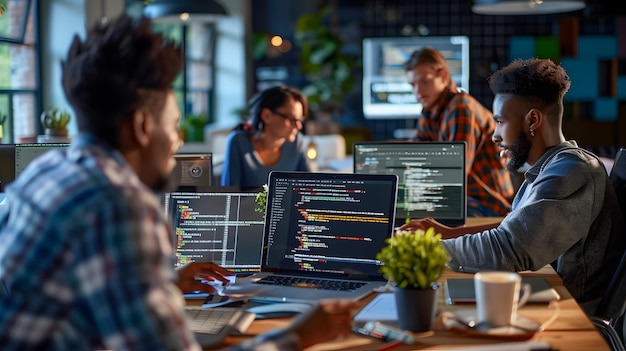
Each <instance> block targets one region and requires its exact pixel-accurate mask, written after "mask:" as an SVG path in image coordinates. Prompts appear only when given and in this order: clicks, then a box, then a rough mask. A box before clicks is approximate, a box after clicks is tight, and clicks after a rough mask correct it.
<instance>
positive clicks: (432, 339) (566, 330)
mask: <svg viewBox="0 0 626 351" xmlns="http://www.w3.org/2000/svg"><path fill="white" fill-rule="evenodd" d="M500 220H501V218H491V219H486V218H483V219H468V223H467V225H475V224H485V223H490V222H494V223H495V222H499V221H500ZM521 274H522V275H523V276H533V277H543V278H545V279H546V280H547V281H548V282H549V283H550V285H551V286H552V287H553V288H555V289H556V290H557V292H558V293H559V294H560V295H561V299H560V300H559V301H558V302H555V303H553V305H550V306H548V305H545V304H527V305H525V306H523V307H522V308H520V310H519V313H520V314H521V315H523V316H524V317H526V318H529V319H532V320H535V321H537V322H538V323H545V322H547V321H549V320H550V319H551V318H554V320H553V321H552V322H550V323H549V324H547V325H546V327H545V330H543V331H540V332H537V333H536V334H535V335H534V336H533V337H532V339H531V340H533V341H545V342H547V343H549V344H550V345H551V346H552V348H554V349H558V350H572V351H576V350H581V351H583V350H584V351H586V350H598V351H602V350H610V348H609V347H608V345H607V344H606V343H605V341H604V339H603V337H602V335H601V334H600V333H599V332H598V331H597V330H596V328H595V327H594V326H593V324H591V322H590V321H589V319H588V318H587V316H586V315H585V313H584V312H583V311H582V310H581V308H580V307H579V306H578V304H577V303H576V301H575V300H574V299H573V298H572V297H571V295H570V293H569V292H568V291H567V289H565V287H564V286H563V282H562V281H561V278H560V277H559V276H558V275H557V274H556V272H554V270H553V269H552V268H551V267H549V266H548V267H545V268H543V269H541V270H538V271H536V272H522V273H521ZM460 277H463V278H467V277H471V275H470V274H467V273H458V272H453V271H451V270H446V271H445V272H444V274H443V276H442V277H441V279H440V282H441V283H443V282H444V281H445V280H446V279H449V278H460ZM441 286H442V288H440V289H439V290H438V310H439V312H443V311H454V310H455V309H462V308H468V306H467V305H465V306H463V305H461V306H451V305H447V304H446V303H445V300H444V295H445V294H444V291H443V290H444V289H445V285H444V284H441ZM374 296H375V295H374V294H372V295H370V296H368V297H366V298H364V299H363V300H362V301H361V302H362V305H363V306H365V305H366V304H367V303H368V302H369V301H371V299H372V298H373V297H374ZM554 316H556V317H554ZM287 323H289V319H286V318H283V319H269V320H257V321H255V322H254V323H252V325H251V326H250V328H249V329H248V333H251V334H258V333H262V332H264V331H267V330H270V329H274V328H278V327H282V326H285V325H286V324H287ZM418 341H419V343H416V344H414V345H401V346H399V347H395V348H393V350H394V351H403V350H454V349H458V348H462V347H463V346H480V345H489V344H493V343H501V342H502V341H499V340H490V339H484V338H477V337H468V336H464V335H461V334H459V333H455V332H450V331H442V330H436V331H435V333H434V334H433V335H431V336H428V337H424V338H420V339H419V340H418ZM239 342H242V338H241V337H229V338H228V339H227V343H228V344H236V343H239ZM383 346H385V344H384V343H382V342H380V341H378V340H375V339H372V338H368V337H360V336H357V335H353V336H350V337H349V338H348V339H346V340H342V341H335V342H328V343H324V344H320V345H316V346H313V347H311V348H309V349H307V351H322V350H359V351H362V350H365V351H366V350H378V349H380V348H381V347H383Z"/></svg>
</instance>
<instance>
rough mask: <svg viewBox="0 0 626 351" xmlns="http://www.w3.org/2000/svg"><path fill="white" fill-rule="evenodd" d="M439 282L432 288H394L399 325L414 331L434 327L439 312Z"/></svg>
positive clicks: (422, 330) (427, 329)
mask: <svg viewBox="0 0 626 351" xmlns="http://www.w3.org/2000/svg"><path fill="white" fill-rule="evenodd" d="M438 288H439V285H438V284H434V283H433V284H432V285H431V288H430V289H412V288H409V289H400V288H393V291H394V294H395V298H396V308H397V310H398V326H399V327H400V328H402V329H404V330H410V331H412V332H424V331H429V330H431V329H432V326H433V321H434V320H435V313H436V312H437V289H438Z"/></svg>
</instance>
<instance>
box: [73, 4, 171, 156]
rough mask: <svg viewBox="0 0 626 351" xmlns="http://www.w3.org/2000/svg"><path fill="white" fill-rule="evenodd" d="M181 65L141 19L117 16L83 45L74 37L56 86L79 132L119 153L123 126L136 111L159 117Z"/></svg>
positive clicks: (149, 25) (168, 45) (93, 30)
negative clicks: (118, 148)
mask: <svg viewBox="0 0 626 351" xmlns="http://www.w3.org/2000/svg"><path fill="white" fill-rule="evenodd" d="M182 60H183V56H182V52H181V49H180V48H179V47H176V46H175V45H174V44H173V43H170V42H167V40H166V39H165V38H164V37H163V36H162V35H160V34H157V33H154V32H153V31H152V27H151V21H150V20H149V19H148V18H145V17H141V18H139V19H133V18H131V17H129V16H128V15H126V14H122V15H121V16H119V17H117V18H115V19H112V20H109V21H108V22H106V23H104V24H96V25H95V26H94V27H93V28H92V29H91V30H90V31H89V33H88V34H87V37H86V39H85V41H81V40H80V38H79V37H78V35H76V36H74V39H73V41H72V45H71V46H70V48H69V50H68V53H67V58H66V59H65V60H63V62H62V63H61V67H62V71H63V72H62V79H61V81H62V85H63V91H64V92H65V96H66V97H67V99H68V101H69V103H70V104H71V105H72V107H73V109H74V113H75V114H76V120H77V122H78V129H79V130H80V131H81V132H88V133H91V134H94V135H96V136H97V137H99V138H100V139H102V140H104V141H105V142H107V143H109V144H110V145H111V146H113V147H118V146H119V132H120V128H121V125H122V122H123V121H124V120H125V119H126V118H130V117H131V116H132V115H133V113H134V112H135V111H136V110H137V109H138V108H140V107H146V108H148V109H150V111H151V112H152V113H153V114H155V115H156V116H159V114H158V113H159V112H160V111H161V109H162V108H163V106H164V104H165V97H166V95H167V93H168V91H169V90H170V89H171V86H172V83H173V82H174V79H175V78H176V76H177V75H178V73H179V72H180V69H181V65H182Z"/></svg>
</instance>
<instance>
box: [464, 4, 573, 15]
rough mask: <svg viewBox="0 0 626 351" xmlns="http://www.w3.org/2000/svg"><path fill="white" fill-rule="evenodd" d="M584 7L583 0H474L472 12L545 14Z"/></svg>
mask: <svg viewBox="0 0 626 351" xmlns="http://www.w3.org/2000/svg"><path fill="white" fill-rule="evenodd" d="M584 8H585V2H584V1H583V0H476V1H475V2H474V5H473V6H472V12H474V13H477V14H480V15H547V14H555V13H562V12H571V11H576V10H581V9H584Z"/></svg>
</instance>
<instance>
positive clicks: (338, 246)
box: [251, 171, 398, 302]
mask: <svg viewBox="0 0 626 351" xmlns="http://www.w3.org/2000/svg"><path fill="white" fill-rule="evenodd" d="M397 179H398V178H397V177H396V176H395V175H391V174H351V173H307V172H276V171H275V172H271V173H270V175H269V180H268V187H269V190H268V203H267V211H266V218H265V233H264V238H263V256H262V261H261V273H258V274H255V275H254V276H252V278H251V280H252V281H253V282H254V283H255V284H262V285H263V289H262V290H261V291H260V293H259V294H257V295H255V296H254V297H253V298H252V299H254V300H262V301H283V302H310V301H318V300H322V299H327V298H345V299H351V300H357V299H359V298H361V297H363V296H365V295H367V294H368V293H369V292H371V291H372V289H374V288H376V287H380V286H381V285H384V284H385V280H384V278H383V276H382V274H381V273H380V272H379V268H380V266H381V265H382V262H380V261H378V260H377V259H376V254H377V253H378V252H379V251H380V250H381V249H382V248H383V247H384V246H385V245H386V243H385V240H386V239H387V238H389V237H391V235H392V233H393V224H394V221H393V219H394V215H395V201H396V192H397ZM329 285H330V286H329ZM331 289H332V290H331Z"/></svg>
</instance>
